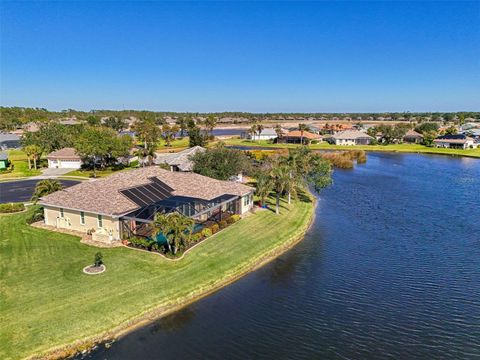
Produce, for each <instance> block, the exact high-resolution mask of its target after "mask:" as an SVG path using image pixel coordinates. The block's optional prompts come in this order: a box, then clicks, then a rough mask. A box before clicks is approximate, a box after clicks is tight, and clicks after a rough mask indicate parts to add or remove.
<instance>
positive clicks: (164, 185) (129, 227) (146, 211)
mask: <svg viewBox="0 0 480 360" xmlns="http://www.w3.org/2000/svg"><path fill="white" fill-rule="evenodd" d="M253 192H254V189H253V188H252V187H250V186H247V185H244V184H240V183H236V182H230V181H222V180H216V179H212V178H209V177H206V176H202V175H199V174H195V173H192V172H172V171H168V170H164V169H161V168H160V167H158V166H149V167H144V168H140V169H136V170H131V171H125V172H119V173H116V174H113V175H111V176H108V177H106V178H101V179H97V180H93V181H87V182H82V183H80V184H77V185H74V186H71V187H69V188H66V189H63V190H60V191H57V192H55V193H52V194H49V195H47V196H45V197H42V198H41V199H40V201H39V204H40V205H42V206H43V207H44V216H45V224H46V225H48V226H51V227H53V228H60V229H67V230H73V231H77V232H82V233H93V238H94V240H97V241H103V242H107V243H111V242H114V241H118V240H120V239H125V238H128V237H130V236H139V235H142V236H143V235H146V233H145V231H148V230H149V229H150V227H149V226H148V225H149V224H151V223H152V222H153V220H154V218H155V214H157V213H169V212H172V211H177V212H179V213H181V214H183V215H185V216H188V217H191V218H192V219H194V220H195V221H196V222H198V223H202V222H205V221H208V220H212V219H217V220H218V218H219V217H220V218H221V217H222V214H225V213H228V214H240V215H241V214H244V213H246V212H247V211H249V210H250V209H251V208H252V206H253Z"/></svg>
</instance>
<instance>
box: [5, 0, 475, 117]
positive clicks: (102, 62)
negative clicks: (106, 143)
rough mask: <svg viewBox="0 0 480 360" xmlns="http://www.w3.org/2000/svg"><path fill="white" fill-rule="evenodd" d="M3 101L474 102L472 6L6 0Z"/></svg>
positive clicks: (384, 105) (394, 107)
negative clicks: (30, 0) (32, 1)
mask: <svg viewBox="0 0 480 360" xmlns="http://www.w3.org/2000/svg"><path fill="white" fill-rule="evenodd" d="M0 20H1V25H0V26H1V28H0V29H1V32H0V40H1V48H0V50H1V52H0V60H1V63H0V103H1V105H4V106H14V105H17V106H36V107H46V108H48V109H52V110H61V109H67V108H75V109H82V110H90V109H148V110H159V111H163V110H165V111H200V112H204V111H205V112H208V111H251V112H277V111H278V112H281V111H285V112H356V111H358V112H370V111H372V112H383V111H462V110H469V111H474V110H476V111H480V2H390V1H384V2H359V1H357V2H305V3H304V2H279V3H275V2H262V3H258V2H257V3H251V2H219V3H216V2H204V3H187V2H173V3H162V2H36V3H31V2H1V19H0Z"/></svg>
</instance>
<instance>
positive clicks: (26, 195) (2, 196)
mask: <svg viewBox="0 0 480 360" xmlns="http://www.w3.org/2000/svg"><path fill="white" fill-rule="evenodd" d="M61 170H63V169H61ZM38 181H39V180H20V181H10V182H0V203H9V202H27V201H30V199H31V197H32V195H33V192H34V190H35V185H37V182H38ZM60 182H61V183H62V185H63V186H64V187H70V186H72V185H75V184H78V183H79V182H80V181H75V180H60Z"/></svg>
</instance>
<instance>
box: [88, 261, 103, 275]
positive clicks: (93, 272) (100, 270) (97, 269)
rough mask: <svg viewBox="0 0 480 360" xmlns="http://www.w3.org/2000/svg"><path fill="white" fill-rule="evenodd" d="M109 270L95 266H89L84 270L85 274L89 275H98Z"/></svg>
mask: <svg viewBox="0 0 480 360" xmlns="http://www.w3.org/2000/svg"><path fill="white" fill-rule="evenodd" d="M105 270H107V268H106V266H105V265H103V264H102V265H100V266H95V265H88V266H85V267H84V268H83V272H84V273H85V274H87V275H98V274H101V273H103V272H105Z"/></svg>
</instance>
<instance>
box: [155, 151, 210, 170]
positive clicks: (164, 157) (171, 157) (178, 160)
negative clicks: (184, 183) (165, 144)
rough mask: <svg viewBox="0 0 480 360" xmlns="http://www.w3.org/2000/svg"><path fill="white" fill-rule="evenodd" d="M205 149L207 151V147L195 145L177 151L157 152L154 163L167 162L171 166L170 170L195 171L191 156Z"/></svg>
mask: <svg viewBox="0 0 480 360" xmlns="http://www.w3.org/2000/svg"><path fill="white" fill-rule="evenodd" d="M203 151H205V148H203V147H201V146H194V147H191V148H189V149H185V150H183V151H180V152H177V153H168V154H165V153H157V154H156V158H155V160H154V163H155V164H157V165H161V164H166V165H168V166H170V171H193V161H192V160H191V157H192V156H193V155H195V154H196V153H198V152H203Z"/></svg>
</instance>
